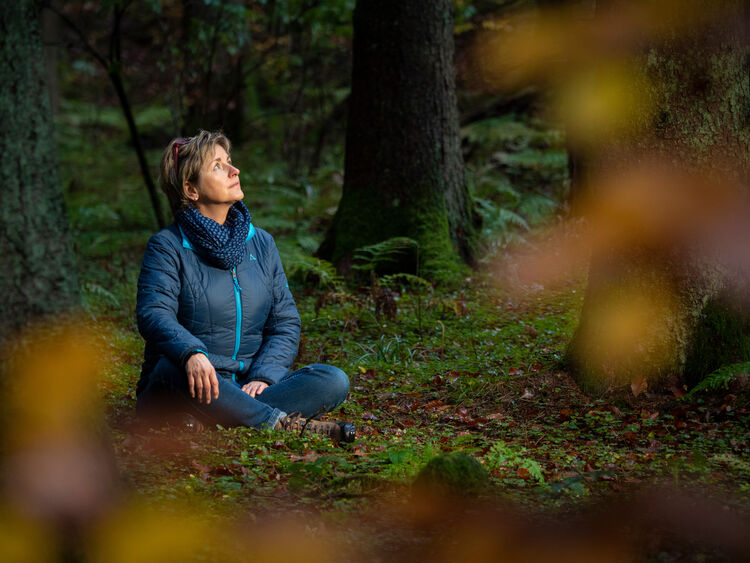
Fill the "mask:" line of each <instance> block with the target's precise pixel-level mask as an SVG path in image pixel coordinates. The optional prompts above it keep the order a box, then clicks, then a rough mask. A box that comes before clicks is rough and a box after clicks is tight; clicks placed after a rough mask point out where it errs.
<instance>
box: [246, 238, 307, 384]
mask: <svg viewBox="0 0 750 563" xmlns="http://www.w3.org/2000/svg"><path fill="white" fill-rule="evenodd" d="M267 259H268V260H270V261H271V264H270V272H271V273H272V276H273V277H272V280H273V281H272V283H273V304H272V306H271V311H270V313H269V314H268V318H267V319H266V323H265V326H264V327H263V342H262V344H261V345H260V349H259V350H258V353H257V354H256V356H255V359H254V360H253V364H252V366H251V367H250V373H249V376H248V378H247V379H248V380H250V381H253V380H254V381H263V382H265V383H268V384H269V385H273V384H274V383H278V382H279V380H280V379H281V378H282V377H284V376H285V375H286V374H287V373H289V371H290V370H291V368H292V363H293V362H294V358H295V357H296V356H297V347H298V346H299V335H300V327H301V322H300V317H299V313H298V312H297V306H296V305H295V303H294V298H293V297H292V292H291V291H290V290H289V285H288V284H287V280H286V275H285V274H284V268H283V267H282V265H281V259H280V258H279V251H278V250H277V249H276V245H275V244H274V242H273V239H271V241H270V244H269V247H268V253H267Z"/></svg>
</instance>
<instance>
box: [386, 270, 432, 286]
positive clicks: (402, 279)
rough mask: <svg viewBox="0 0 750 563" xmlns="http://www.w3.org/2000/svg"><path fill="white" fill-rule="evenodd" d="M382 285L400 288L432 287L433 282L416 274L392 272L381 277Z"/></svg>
mask: <svg viewBox="0 0 750 563" xmlns="http://www.w3.org/2000/svg"><path fill="white" fill-rule="evenodd" d="M380 285H382V286H383V287H388V288H391V289H393V288H396V287H398V288H400V289H414V290H420V289H428V290H430V289H432V284H431V283H430V282H429V281H427V280H426V279H424V278H421V277H419V276H415V275H414V274H405V273H399V274H390V275H388V276H383V277H382V278H380Z"/></svg>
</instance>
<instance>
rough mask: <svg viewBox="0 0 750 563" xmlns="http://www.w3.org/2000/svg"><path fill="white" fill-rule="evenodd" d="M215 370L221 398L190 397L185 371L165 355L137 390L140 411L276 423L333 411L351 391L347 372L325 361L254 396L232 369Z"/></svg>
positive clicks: (258, 424) (255, 423)
mask: <svg viewBox="0 0 750 563" xmlns="http://www.w3.org/2000/svg"><path fill="white" fill-rule="evenodd" d="M216 375H217V377H218V379H219V398H218V399H211V403H210V404H208V405H207V404H206V403H201V402H199V401H198V400H197V399H194V398H192V397H191V396H190V390H189V388H188V382H187V375H186V374H185V370H184V369H182V368H179V367H177V366H175V365H174V364H173V363H172V362H170V361H169V360H168V359H167V358H161V359H160V360H159V362H157V364H156V366H154V370H153V371H152V372H151V374H150V375H149V379H148V384H147V385H146V387H145V388H144V389H143V391H142V392H141V393H140V394H139V395H138V399H137V400H136V411H137V412H138V414H139V415H150V416H153V415H157V416H158V414H159V411H164V410H166V411H167V412H168V411H174V410H184V411H188V412H190V413H191V414H194V415H196V416H198V417H199V418H201V419H203V420H204V421H206V422H208V423H210V424H221V425H222V426H227V427H228V426H250V427H255V428H261V427H268V428H273V427H274V426H276V423H277V422H278V421H279V419H280V418H281V417H283V416H285V415H286V414H289V413H293V412H299V413H300V414H301V415H302V416H304V417H311V416H314V415H317V414H323V413H326V412H330V411H332V410H333V409H335V408H336V407H338V406H339V405H340V404H341V403H343V402H344V400H345V399H346V396H347V394H348V393H349V378H348V377H347V376H346V374H345V373H344V372H343V371H342V370H340V369H339V368H336V367H333V366H329V365H326V364H311V365H309V366H305V367H303V368H301V369H298V370H296V371H292V372H290V373H288V374H286V375H285V376H284V377H283V378H282V379H281V381H279V382H278V383H276V384H274V385H269V386H268V387H267V388H266V389H264V390H263V392H262V393H261V394H260V395H256V396H255V397H254V398H253V397H251V396H250V395H248V394H247V393H245V392H244V391H243V390H242V389H241V386H240V384H239V383H235V382H234V381H233V380H232V376H231V374H226V373H220V372H217V373H216Z"/></svg>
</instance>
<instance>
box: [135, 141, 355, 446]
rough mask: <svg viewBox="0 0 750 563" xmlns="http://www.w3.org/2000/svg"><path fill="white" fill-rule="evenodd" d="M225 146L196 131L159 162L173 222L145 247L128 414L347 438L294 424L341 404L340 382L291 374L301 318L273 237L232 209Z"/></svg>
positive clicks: (311, 372) (341, 426) (236, 192)
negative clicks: (138, 347) (135, 377)
mask: <svg viewBox="0 0 750 563" xmlns="http://www.w3.org/2000/svg"><path fill="white" fill-rule="evenodd" d="M230 149H231V145H230V143H229V140H228V139H227V138H226V137H225V136H224V135H222V134H221V133H211V132H208V131H201V132H200V133H199V134H198V135H196V136H195V137H192V138H188V139H176V140H173V141H172V142H171V143H169V145H168V146H167V148H166V150H165V151H164V154H163V155H162V159H161V186H162V189H163V190H164V191H165V192H166V194H167V197H168V198H169V203H170V207H171V208H172V212H173V213H174V215H175V219H176V220H175V223H174V224H172V225H170V226H169V227H167V228H166V229H163V230H161V231H159V232H158V233H157V234H155V235H154V236H153V237H151V239H150V240H149V242H148V245H147V247H146V253H145V255H144V257H143V264H142V267H141V274H140V276H139V278H138V303H137V307H136V313H137V316H138V329H139V331H140V333H141V335H142V336H143V338H144V339H145V340H146V351H145V359H144V362H143V368H142V371H141V379H140V381H139V382H138V388H137V391H136V393H137V397H138V398H137V402H136V409H137V411H138V413H139V415H149V416H153V415H157V416H163V413H164V411H165V409H166V408H168V409H170V410H175V409H176V410H177V411H181V412H184V413H187V414H188V415H190V416H189V417H188V418H192V417H193V416H195V417H196V418H197V419H198V420H203V421H208V422H210V423H214V424H215V423H218V424H222V425H224V426H250V427H255V428H263V427H266V428H275V429H286V430H293V429H305V430H306V431H308V432H315V433H321V434H325V435H328V436H330V437H331V438H332V439H334V440H336V441H339V440H344V441H351V440H353V439H354V427H353V426H352V425H351V424H348V423H341V422H322V421H317V420H306V419H305V418H301V417H312V416H315V415H317V414H320V413H324V412H328V411H331V410H333V409H334V408H336V407H337V406H338V405H340V404H341V403H342V402H343V401H344V399H346V396H347V393H348V391H349V379H348V378H347V376H346V374H345V373H344V372H343V371H341V370H340V369H338V368H335V367H332V366H327V365H323V364H313V365H310V366H306V367H304V368H302V369H299V370H296V371H293V372H290V369H291V366H292V362H293V361H294V358H295V356H296V354H297V346H298V344H299V335H300V318H299V314H298V313H297V308H296V306H295V304H294V299H293V298H292V294H291V292H290V291H289V286H288V285H287V283H286V276H285V275H284V270H283V269H282V266H281V261H280V259H279V254H278V251H277V250H276V246H275V244H274V241H273V238H272V237H271V235H269V234H268V233H266V232H265V231H263V230H261V229H257V228H255V227H254V226H253V224H252V222H251V220H250V213H249V211H248V210H247V208H246V207H245V205H244V204H243V203H242V198H243V197H244V194H243V192H242V188H241V187H240V179H239V174H240V171H239V170H238V169H237V168H236V167H235V166H233V165H232V159H231V157H230V156H229V153H230ZM292 413H295V414H292Z"/></svg>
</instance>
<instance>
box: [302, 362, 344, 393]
mask: <svg viewBox="0 0 750 563" xmlns="http://www.w3.org/2000/svg"><path fill="white" fill-rule="evenodd" d="M308 367H309V368H310V369H312V370H314V371H316V372H318V374H319V375H320V376H321V377H322V378H323V379H324V380H325V389H326V391H327V392H328V393H330V394H331V395H333V396H334V397H336V398H337V399H339V400H338V402H342V401H343V400H344V399H346V396H347V395H348V394H349V377H348V376H347V375H346V373H345V372H344V370H341V369H339V368H337V367H334V366H329V365H328V364H312V365H310V366H308Z"/></svg>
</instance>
